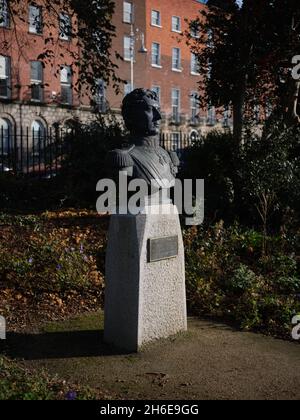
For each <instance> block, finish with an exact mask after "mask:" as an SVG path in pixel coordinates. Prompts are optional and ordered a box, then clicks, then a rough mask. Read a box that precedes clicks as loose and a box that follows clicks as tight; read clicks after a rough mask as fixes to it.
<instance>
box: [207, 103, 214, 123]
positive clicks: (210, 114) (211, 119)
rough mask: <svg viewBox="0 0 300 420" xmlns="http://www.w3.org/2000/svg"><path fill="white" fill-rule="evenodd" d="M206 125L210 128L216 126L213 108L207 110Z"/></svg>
mask: <svg viewBox="0 0 300 420" xmlns="http://www.w3.org/2000/svg"><path fill="white" fill-rule="evenodd" d="M207 124H208V125H211V126H213V125H216V108H215V107H214V106H211V107H209V108H208V111H207Z"/></svg>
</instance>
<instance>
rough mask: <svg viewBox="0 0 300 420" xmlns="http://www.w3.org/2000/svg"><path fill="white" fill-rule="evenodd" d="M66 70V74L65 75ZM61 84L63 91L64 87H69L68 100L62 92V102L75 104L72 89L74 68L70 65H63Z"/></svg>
mask: <svg viewBox="0 0 300 420" xmlns="http://www.w3.org/2000/svg"><path fill="white" fill-rule="evenodd" d="M64 72H66V73H65V74H66V76H67V77H64V76H65V74H64ZM60 86H61V93H62V90H63V88H65V89H68V90H69V92H68V101H67V102H65V101H63V100H62V98H63V95H62V94H61V104H62V105H70V106H72V105H73V91H72V68H71V67H70V66H63V67H61V70H60Z"/></svg>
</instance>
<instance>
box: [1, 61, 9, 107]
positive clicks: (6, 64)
mask: <svg viewBox="0 0 300 420" xmlns="http://www.w3.org/2000/svg"><path fill="white" fill-rule="evenodd" d="M1 61H2V66H0V79H1V80H5V81H6V92H7V94H6V95H0V98H1V99H10V97H11V91H10V89H11V86H10V82H11V80H10V79H11V77H10V75H11V58H10V57H8V56H5V55H0V64H1ZM2 67H4V68H2Z"/></svg>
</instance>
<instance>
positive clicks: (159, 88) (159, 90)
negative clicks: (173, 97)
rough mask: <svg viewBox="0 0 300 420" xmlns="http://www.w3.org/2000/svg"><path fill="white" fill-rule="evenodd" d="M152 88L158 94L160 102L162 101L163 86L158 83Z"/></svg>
mask: <svg viewBox="0 0 300 420" xmlns="http://www.w3.org/2000/svg"><path fill="white" fill-rule="evenodd" d="M151 90H153V92H155V93H156V94H157V97H158V102H159V103H161V87H160V86H158V85H153V86H152V88H151Z"/></svg>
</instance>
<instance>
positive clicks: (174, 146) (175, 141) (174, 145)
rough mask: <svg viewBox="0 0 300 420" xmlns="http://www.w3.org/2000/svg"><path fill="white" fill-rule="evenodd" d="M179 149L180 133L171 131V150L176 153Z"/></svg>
mask: <svg viewBox="0 0 300 420" xmlns="http://www.w3.org/2000/svg"><path fill="white" fill-rule="evenodd" d="M179 149H180V132H179V131H172V132H171V150H172V151H177V150H179Z"/></svg>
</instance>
